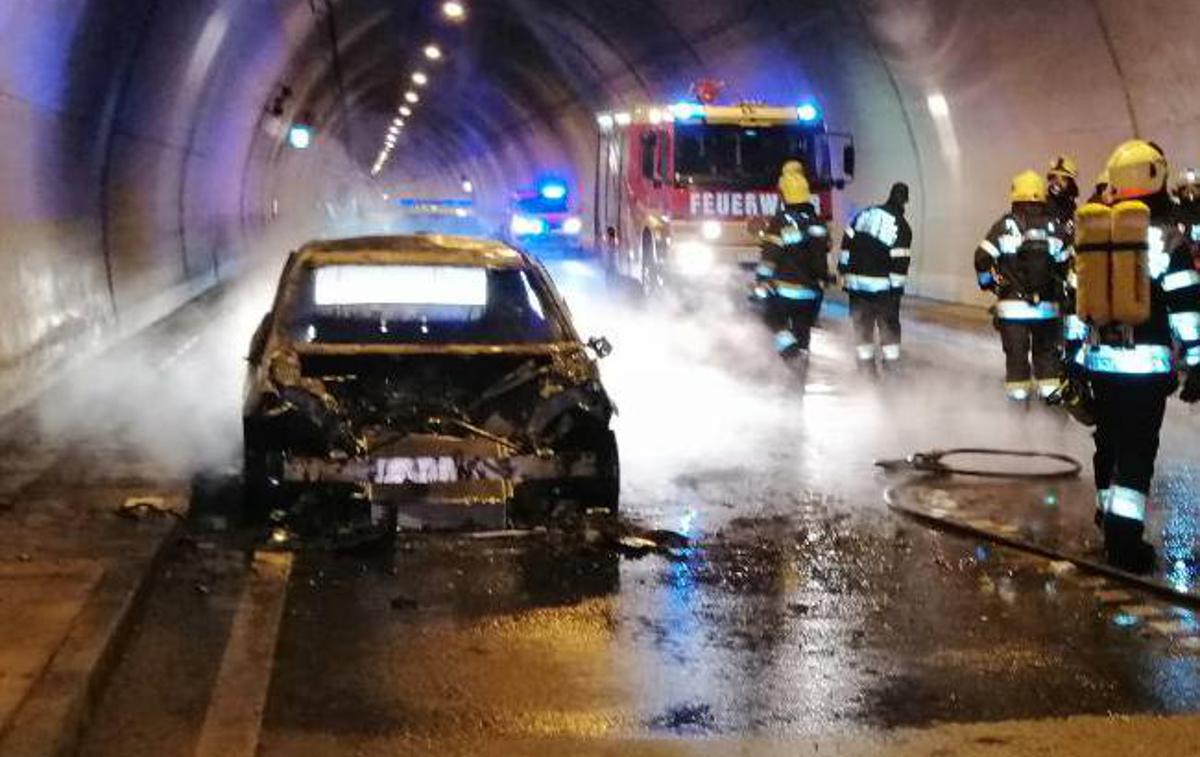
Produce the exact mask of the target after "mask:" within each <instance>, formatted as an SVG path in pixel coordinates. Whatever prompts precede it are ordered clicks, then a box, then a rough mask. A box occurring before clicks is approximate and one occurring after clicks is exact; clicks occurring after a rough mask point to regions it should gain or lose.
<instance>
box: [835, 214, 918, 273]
mask: <svg viewBox="0 0 1200 757" xmlns="http://www.w3.org/2000/svg"><path fill="white" fill-rule="evenodd" d="M911 245H912V229H911V228H910V227H909V225H908V221H906V220H905V219H904V209H903V208H901V207H899V206H893V205H889V204H886V203H885V204H883V205H875V206H872V207H869V208H867V209H865V210H863V211H861V212H860V213H858V214H857V215H855V216H854V218H852V219H850V223H849V224H848V225H847V226H846V230H845V231H843V232H842V251H841V254H840V255H839V256H838V273H840V274H842V279H843V281H844V282H845V288H846V291H847V292H849V293H851V294H855V295H865V296H875V295H879V294H886V293H889V292H897V293H900V294H903V293H904V285H905V283H906V282H907V281H908V264H909V261H910V259H911V258H910V252H909V247H910V246H911Z"/></svg>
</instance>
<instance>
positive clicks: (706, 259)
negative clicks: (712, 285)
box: [673, 241, 716, 276]
mask: <svg viewBox="0 0 1200 757" xmlns="http://www.w3.org/2000/svg"><path fill="white" fill-rule="evenodd" d="M674 253H675V254H674V256H673V257H674V260H675V268H676V270H678V271H679V273H681V274H683V275H684V276H703V275H704V274H706V273H708V272H709V271H710V270H712V267H713V264H714V263H715V262H716V253H715V252H714V251H713V248H712V246H711V245H707V244H705V243H704V242H693V241H688V242H679V243H678V244H676V245H675V249H674Z"/></svg>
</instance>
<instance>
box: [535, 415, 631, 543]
mask: <svg viewBox="0 0 1200 757" xmlns="http://www.w3.org/2000/svg"><path fill="white" fill-rule="evenodd" d="M564 449H571V450H574V451H575V452H576V453H586V454H590V455H593V456H594V457H595V460H596V472H597V475H595V476H590V477H587V478H579V479H570V480H554V481H531V482H527V483H524V484H521V485H520V486H518V487H517V490H516V492H515V493H514V497H513V503H512V511H511V520H512V522H513V524H514V525H517V526H536V525H542V524H544V523H547V522H550V521H564V520H567V521H570V520H576V519H579V518H582V517H583V516H585V515H587V514H588V513H589V512H593V513H594V512H596V511H602V512H607V514H608V515H609V516H616V515H617V513H618V509H619V507H620V494H621V464H620V457H619V454H618V451H617V440H616V436H615V435H614V434H613V432H612V431H609V430H608V429H604V430H603V431H598V432H593V433H592V434H589V435H588V436H587V438H586V439H581V440H579V441H577V442H576V443H574V444H571V445H570V447H566V446H564ZM565 454H569V453H565Z"/></svg>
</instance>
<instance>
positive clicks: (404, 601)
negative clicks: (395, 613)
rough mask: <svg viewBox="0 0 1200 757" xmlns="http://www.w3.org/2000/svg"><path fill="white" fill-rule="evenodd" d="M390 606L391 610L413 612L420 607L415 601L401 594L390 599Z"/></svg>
mask: <svg viewBox="0 0 1200 757" xmlns="http://www.w3.org/2000/svg"><path fill="white" fill-rule="evenodd" d="M391 605H392V609H393V610H415V609H417V608H418V607H420V604H419V603H418V602H417V600H415V599H413V598H412V597H406V596H404V595H403V594H399V595H397V596H395V597H392V601H391Z"/></svg>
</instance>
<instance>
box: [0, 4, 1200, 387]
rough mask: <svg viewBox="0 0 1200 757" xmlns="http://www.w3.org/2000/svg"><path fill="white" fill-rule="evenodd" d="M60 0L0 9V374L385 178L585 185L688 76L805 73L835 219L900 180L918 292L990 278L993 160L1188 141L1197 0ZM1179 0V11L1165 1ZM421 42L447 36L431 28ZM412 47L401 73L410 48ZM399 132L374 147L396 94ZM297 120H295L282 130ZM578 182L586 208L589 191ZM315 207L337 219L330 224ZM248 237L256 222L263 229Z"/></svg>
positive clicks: (19, 377) (483, 196)
mask: <svg viewBox="0 0 1200 757" xmlns="http://www.w3.org/2000/svg"><path fill="white" fill-rule="evenodd" d="M465 6H466V9H467V16H466V18H465V19H463V20H462V21H461V23H452V22H450V21H448V20H447V19H446V18H445V17H444V15H443V14H442V13H441V8H440V3H434V2H430V1H429V0H399V1H396V0H387V1H386V2H385V1H384V0H262V1H261V2H241V1H239V0H196V1H195V2H188V3H177V2H169V1H168V0H129V1H128V2H122V3H111V2H105V0H54V2H50V3H29V2H16V3H6V4H5V5H4V7H3V8H0V29H3V31H4V38H5V40H7V41H8V44H6V45H5V47H4V49H3V51H0V93H2V94H3V97H0V135H2V136H3V138H4V143H3V145H4V146H3V149H2V150H0V175H2V176H3V177H4V178H5V182H4V187H3V190H2V191H0V214H2V217H3V234H2V235H0V255H2V257H3V260H4V261H5V263H6V265H7V268H8V275H6V276H4V277H2V278H0V287H2V288H3V290H2V292H0V300H2V301H3V303H4V305H3V308H4V311H3V312H4V323H5V324H6V326H7V328H5V329H3V330H2V331H0V375H2V377H3V385H4V386H5V388H6V389H7V390H8V391H9V393H10V394H11V393H19V391H20V390H21V389H23V388H27V387H29V386H30V385H31V384H36V383H37V382H38V381H39V380H40V379H39V377H43V376H45V375H47V372H49V371H53V370H54V369H55V368H57V367H59V366H61V365H62V364H63V363H64V362H65V361H69V360H70V359H71V358H72V356H75V355H78V354H81V353H84V352H86V351H87V350H88V349H93V348H95V347H96V346H98V345H103V344H108V343H111V341H112V340H113V339H114V338H116V337H118V336H119V335H121V334H124V333H129V332H130V331H131V330H134V329H136V328H138V327H139V326H141V325H144V324H146V323H148V322H149V321H151V320H153V319H154V318H156V317H159V316H161V315H162V314H164V313H166V312H168V311H169V310H171V309H172V308H174V307H176V306H178V305H179V304H180V303H181V302H183V301H185V300H186V299H187V298H188V297H190V296H193V295H194V294H196V293H197V292H199V291H202V290H204V289H205V288H207V287H210V286H212V285H213V284H215V283H217V282H219V281H222V280H225V279H228V278H230V277H234V276H237V275H238V274H239V273H240V272H242V271H243V270H244V269H245V267H246V266H247V265H251V264H253V263H254V262H255V260H256V259H257V256H258V251H260V250H262V251H265V253H266V254H267V255H268V256H270V255H274V256H276V257H278V256H281V255H282V253H283V252H284V251H285V249H286V247H287V245H288V244H290V243H292V242H293V241H298V240H299V238H301V237H303V236H305V235H311V234H321V233H329V230H330V229H331V228H336V224H337V223H338V222H341V221H346V222H348V220H349V219H351V218H353V217H354V215H355V213H360V212H361V211H362V209H363V208H364V207H369V206H371V205H372V204H373V203H378V202H379V201H380V200H379V198H381V197H382V196H384V195H385V194H387V195H389V196H390V195H392V194H400V193H404V194H412V195H449V194H453V193H455V192H456V191H458V184H459V180H460V177H464V176H466V177H470V178H471V179H472V181H473V183H474V184H475V185H476V187H477V188H478V197H479V198H480V203H481V205H482V206H483V207H484V208H485V209H486V208H488V207H490V208H491V209H493V210H496V209H499V208H500V207H502V206H503V204H504V203H505V201H506V200H507V198H508V197H509V196H510V194H511V192H512V191H513V190H515V189H517V188H519V187H521V186H523V185H525V184H527V183H529V182H530V181H532V180H533V179H534V177H536V176H539V175H542V174H545V173H548V172H550V173H554V174H557V175H562V176H565V177H569V178H570V179H572V180H573V181H575V182H577V183H578V185H579V186H580V188H581V190H582V191H581V192H580V195H581V196H582V197H584V198H587V197H588V196H589V191H590V187H591V183H592V171H593V162H594V159H595V151H596V140H597V132H596V122H595V116H596V113H597V112H598V111H600V110H603V109H611V108H621V107H630V106H632V105H634V104H636V103H642V102H650V101H666V102H670V101H673V100H675V99H678V98H680V97H681V96H684V95H686V94H687V92H688V89H689V86H690V84H691V83H692V82H694V81H695V80H697V79H700V78H704V77H711V78H716V79H720V80H722V81H724V82H725V85H726V88H727V91H728V92H729V93H731V95H732V96H736V97H740V98H745V99H749V100H761V101H766V102H795V101H798V100H799V99H800V98H806V97H813V98H816V99H817V100H818V101H819V102H820V103H821V107H822V108H823V110H824V112H825V116H826V120H827V122H828V123H829V125H830V126H831V128H836V129H839V130H845V131H849V132H851V133H853V135H854V138H855V141H856V145H857V149H858V166H859V170H858V175H857V177H856V180H855V181H854V182H853V184H851V185H850V186H849V187H848V188H847V190H846V191H845V193H844V194H842V195H841V196H840V198H839V199H838V201H837V206H836V208H835V218H836V219H838V220H842V219H844V218H845V217H846V216H847V215H848V214H849V213H850V212H852V211H853V210H854V209H855V208H857V207H860V206H862V205H864V204H866V203H869V202H877V201H879V200H881V199H882V197H883V196H884V194H885V193H886V190H887V187H888V186H889V185H890V184H891V183H892V182H893V181H898V180H902V181H906V182H908V183H909V184H910V185H911V186H912V187H913V197H914V202H913V204H912V205H911V206H910V208H909V213H910V217H911V218H912V221H913V227H914V232H915V237H916V240H915V244H914V264H913V271H912V277H911V281H910V291H912V292H914V293H916V294H918V295H922V296H925V297H929V298H933V299H938V300H947V301H956V302H963V303H969V304H980V303H981V302H982V300H981V299H980V296H979V294H978V293H977V292H976V291H975V285H974V281H973V278H972V277H971V275H970V274H969V266H970V262H969V260H970V252H971V250H972V249H973V247H974V243H975V241H976V240H977V238H978V236H979V235H980V234H981V232H982V231H983V230H984V229H985V228H986V226H987V225H988V223H989V221H990V220H991V219H992V218H993V217H994V216H995V215H996V214H998V213H999V212H1000V211H1001V210H1002V209H1003V208H1004V207H1005V206H1006V204H1007V197H1006V194H1007V188H1008V181H1009V178H1010V177H1011V176H1012V175H1013V174H1015V173H1016V172H1018V171H1019V170H1021V169H1024V168H1027V167H1028V168H1035V169H1038V170H1041V169H1042V168H1043V166H1044V165H1045V164H1046V163H1047V162H1048V161H1049V160H1050V158H1051V157H1052V156H1053V155H1055V154H1058V153H1067V154H1070V155H1073V156H1075V157H1076V158H1077V159H1078V160H1079V162H1080V165H1081V167H1082V171H1083V176H1082V177H1081V178H1082V183H1083V184H1084V185H1085V186H1087V185H1089V184H1090V181H1091V176H1093V175H1094V174H1095V173H1096V172H1097V171H1098V170H1099V167H1100V162H1101V160H1102V158H1103V157H1104V156H1105V155H1106V154H1107V153H1108V151H1109V150H1111V148H1112V146H1113V145H1114V144H1116V143H1117V142H1118V141H1120V140H1122V139H1124V138H1127V137H1130V136H1135V135H1136V136H1141V137H1145V138H1150V139H1154V140H1155V141H1156V142H1157V143H1159V144H1160V145H1162V146H1163V148H1164V149H1165V150H1166V153H1167V155H1168V157H1169V158H1170V159H1171V160H1172V162H1173V165H1174V166H1177V167H1182V166H1184V165H1189V164H1191V162H1192V161H1194V160H1196V159H1197V157H1198V156H1200V130H1197V129H1196V128H1195V127H1196V123H1197V120H1198V118H1200V102H1198V101H1197V100H1196V98H1194V97H1191V96H1190V94H1191V93H1193V92H1194V91H1196V89H1197V87H1198V86H1200V65H1197V64H1198V63H1200V60H1198V58H1200V52H1197V51H1196V48H1195V46H1194V45H1192V44H1191V41H1192V39H1194V32H1195V31H1196V30H1197V29H1198V28H1200V6H1194V5H1189V4H1179V3H1172V2H1168V0H1146V2H1141V3H1136V4H1130V3H1122V2H1118V1H1117V0H1063V1H1062V2H1058V3H1053V4H1047V3H1043V2H1039V1H1038V0H1020V2H1011V3H1003V4H1000V3H992V4H980V3H974V2H969V1H968V0H913V1H912V2H905V3H902V4H901V3H893V2H887V1H886V0H853V1H852V2H837V1H835V0H806V2H802V3H795V2H785V1H784V0H753V1H752V2H734V1H733V0H710V1H709V2H704V3H695V2H685V0H607V1H606V2H603V3H597V2H591V1H590V0H473V2H470V3H467V4H465ZM1168 17H1169V18H1171V20H1172V21H1171V23H1170V24H1164V23H1162V19H1164V18H1168ZM430 44H435V45H437V46H438V48H439V50H440V51H441V52H442V55H441V57H440V59H439V60H430V59H428V58H427V57H426V56H425V52H424V51H425V47H426V46H427V45H430ZM417 70H420V71H422V72H425V73H426V74H427V76H428V83H427V84H426V85H425V86H422V87H418V86H416V85H415V84H414V83H413V82H412V79H411V76H412V74H413V73H414V72H415V71H417ZM410 89H413V90H415V91H416V93H417V94H418V96H419V98H420V102H419V103H417V104H415V105H413V106H412V108H411V109H412V111H413V114H412V116H411V117H410V118H408V119H406V121H407V123H406V124H405V128H404V130H403V131H402V133H401V135H400V137H399V139H398V143H397V145H396V148H395V151H394V153H393V154H392V155H391V157H390V159H389V160H388V161H387V164H386V166H382V168H381V170H380V171H379V172H378V173H377V174H373V172H372V170H371V169H372V165H373V163H374V161H375V160H376V157H377V155H378V153H379V151H380V148H381V147H382V144H383V140H384V137H385V135H386V133H387V129H388V126H389V124H390V123H391V121H392V119H393V118H394V117H395V116H396V113H397V108H398V106H400V105H404V104H405V103H404V101H403V96H404V93H405V92H406V91H408V90H410ZM295 124H306V125H309V126H311V127H312V129H313V134H314V140H313V144H312V146H311V147H310V148H309V149H306V150H297V149H292V148H291V147H289V144H288V136H289V129H290V128H291V127H292V126H293V125H295ZM587 210H588V208H587V202H586V201H585V203H584V207H583V211H584V213H585V214H586V212H587ZM331 224H333V225H332V226H331ZM264 240H270V241H269V242H264Z"/></svg>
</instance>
